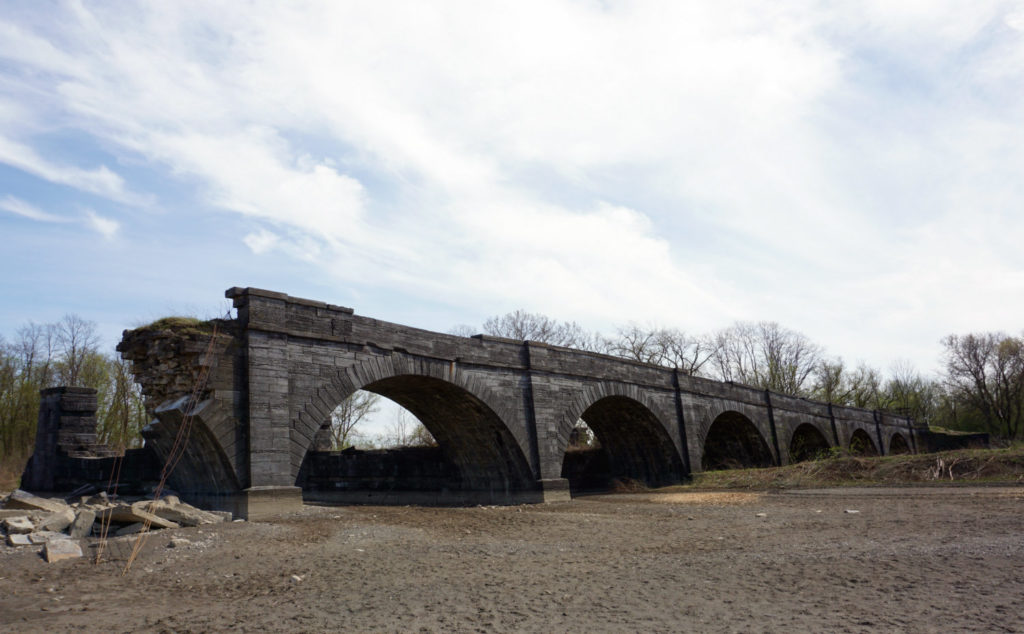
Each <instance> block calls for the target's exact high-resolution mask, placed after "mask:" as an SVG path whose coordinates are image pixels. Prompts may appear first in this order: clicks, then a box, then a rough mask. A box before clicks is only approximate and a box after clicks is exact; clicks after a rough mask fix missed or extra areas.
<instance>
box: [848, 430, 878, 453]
mask: <svg viewBox="0 0 1024 634" xmlns="http://www.w3.org/2000/svg"><path fill="white" fill-rule="evenodd" d="M850 453H852V454H853V455H855V456H877V455H878V447H876V446H875V442H874V441H873V440H871V435H870V434H868V433H867V432H866V431H864V430H863V429H858V430H856V431H854V432H853V435H852V436H850Z"/></svg>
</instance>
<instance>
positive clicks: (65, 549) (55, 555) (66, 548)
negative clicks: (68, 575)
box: [43, 539, 82, 564]
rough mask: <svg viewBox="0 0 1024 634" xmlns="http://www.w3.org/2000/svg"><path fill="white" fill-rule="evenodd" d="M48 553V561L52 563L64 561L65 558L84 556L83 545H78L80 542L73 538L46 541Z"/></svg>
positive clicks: (45, 550) (46, 551) (46, 553)
mask: <svg viewBox="0 0 1024 634" xmlns="http://www.w3.org/2000/svg"><path fill="white" fill-rule="evenodd" d="M43 550H44V552H45V555H46V561H48V562H50V563H51V564H52V563H53V562H55V561H62V560H64V559H76V558H78V557H81V556H82V547H81V546H79V545H78V542H76V541H74V540H71V539H54V540H52V541H48V542H46V547H45V548H44V549H43Z"/></svg>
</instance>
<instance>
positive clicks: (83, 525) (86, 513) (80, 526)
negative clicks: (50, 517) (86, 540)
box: [68, 509, 96, 539]
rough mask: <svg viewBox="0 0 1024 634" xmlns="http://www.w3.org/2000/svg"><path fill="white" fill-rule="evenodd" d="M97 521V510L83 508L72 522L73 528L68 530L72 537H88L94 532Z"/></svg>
mask: <svg viewBox="0 0 1024 634" xmlns="http://www.w3.org/2000/svg"><path fill="white" fill-rule="evenodd" d="M95 523H96V511H91V510H89V509H81V510H79V511H78V514H77V515H76V516H75V521H74V522H72V523H71V530H69V531H68V532H69V533H70V534H71V538H72V539H79V538H82V537H87V536H88V535H89V534H90V533H92V526H93V524H95Z"/></svg>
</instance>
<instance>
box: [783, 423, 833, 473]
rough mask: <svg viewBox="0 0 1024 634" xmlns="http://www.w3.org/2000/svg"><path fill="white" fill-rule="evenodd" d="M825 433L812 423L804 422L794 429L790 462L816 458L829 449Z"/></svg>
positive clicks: (790, 444)
mask: <svg viewBox="0 0 1024 634" xmlns="http://www.w3.org/2000/svg"><path fill="white" fill-rule="evenodd" d="M829 446H830V445H829V444H828V440H826V439H825V434H823V433H822V432H821V430H820V429H818V428H817V426H815V425H812V424H811V423H802V424H801V425H799V426H798V427H797V428H796V429H795V430H794V431H793V435H792V436H791V438H790V441H789V462H790V463H791V464H792V463H795V462H803V461H805V460H814V459H815V458H818V457H819V456H821V455H822V454H824V453H826V452H827V451H828V449H829Z"/></svg>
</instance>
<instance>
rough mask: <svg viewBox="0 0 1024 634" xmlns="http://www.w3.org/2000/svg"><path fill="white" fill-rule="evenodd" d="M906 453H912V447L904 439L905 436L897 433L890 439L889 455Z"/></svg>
mask: <svg viewBox="0 0 1024 634" xmlns="http://www.w3.org/2000/svg"><path fill="white" fill-rule="evenodd" d="M905 453H911V451H910V445H908V444H907V441H906V439H905V438H904V437H903V434H901V433H899V432H896V433H894V434H893V435H892V438H890V439H889V454H890V455H893V454H905Z"/></svg>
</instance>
